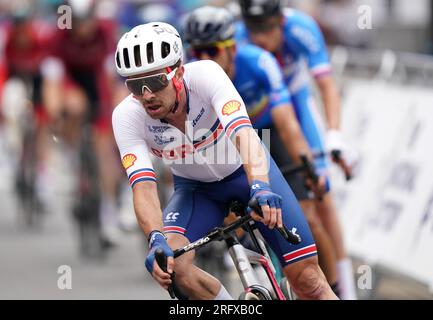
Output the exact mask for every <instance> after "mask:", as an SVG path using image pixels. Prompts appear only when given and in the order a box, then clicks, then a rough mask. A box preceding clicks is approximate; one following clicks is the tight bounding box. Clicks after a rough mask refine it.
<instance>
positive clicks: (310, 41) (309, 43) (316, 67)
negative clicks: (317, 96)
mask: <svg viewBox="0 0 433 320" xmlns="http://www.w3.org/2000/svg"><path fill="white" fill-rule="evenodd" d="M289 19H291V18H289ZM289 32H290V35H291V38H292V39H293V40H294V41H295V43H296V47H297V48H298V49H299V51H300V52H301V53H302V54H303V56H304V57H305V58H306V60H307V63H308V68H309V69H310V71H311V73H312V74H313V75H314V77H316V78H319V77H321V76H324V75H326V74H329V73H331V64H330V62H329V57H328V51H327V48H326V44H325V39H324V37H323V34H322V31H321V30H320V28H319V26H318V25H317V23H316V22H315V21H314V20H313V18H311V17H309V16H306V15H303V14H298V15H297V16H296V17H293V22H292V23H290V25H289Z"/></svg>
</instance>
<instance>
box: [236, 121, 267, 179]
mask: <svg viewBox="0 0 433 320" xmlns="http://www.w3.org/2000/svg"><path fill="white" fill-rule="evenodd" d="M233 139H235V140H234V143H235V145H236V148H237V149H238V151H239V154H240V156H241V159H242V164H243V166H244V169H245V172H246V174H247V177H248V181H249V182H250V183H251V182H252V181H253V180H260V181H264V182H269V177H268V170H269V165H268V159H267V158H266V152H265V149H264V147H263V145H262V143H261V141H260V138H259V137H258V136H257V133H256V132H255V131H254V129H252V128H242V129H240V130H239V131H238V132H237V133H236V134H235V136H234V138H233Z"/></svg>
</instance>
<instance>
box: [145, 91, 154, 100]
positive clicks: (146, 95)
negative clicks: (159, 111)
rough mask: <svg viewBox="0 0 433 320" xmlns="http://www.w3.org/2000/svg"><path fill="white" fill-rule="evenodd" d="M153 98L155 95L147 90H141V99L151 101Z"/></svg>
mask: <svg viewBox="0 0 433 320" xmlns="http://www.w3.org/2000/svg"><path fill="white" fill-rule="evenodd" d="M154 97H155V95H154V94H153V93H152V92H151V91H150V90H149V89H147V88H144V89H143V99H145V100H151V99H152V98H154Z"/></svg>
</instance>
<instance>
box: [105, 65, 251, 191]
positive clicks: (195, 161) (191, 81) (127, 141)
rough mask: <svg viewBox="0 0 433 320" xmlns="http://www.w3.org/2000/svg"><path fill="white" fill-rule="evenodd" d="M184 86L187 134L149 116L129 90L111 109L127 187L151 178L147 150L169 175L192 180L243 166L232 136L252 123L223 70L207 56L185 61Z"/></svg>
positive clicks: (221, 175)
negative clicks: (126, 176) (189, 61)
mask: <svg viewBox="0 0 433 320" xmlns="http://www.w3.org/2000/svg"><path fill="white" fill-rule="evenodd" d="M184 85H185V88H186V92H187V124H186V132H185V134H183V133H182V132H181V131H180V130H179V129H177V128H175V127H174V126H172V125H170V124H168V123H166V122H165V121H163V120H154V119H152V118H151V117H150V116H149V115H148V114H147V113H146V111H145V109H144V107H143V106H142V105H141V103H140V102H139V101H138V100H137V99H135V98H134V97H133V96H132V95H129V96H128V97H126V98H125V99H124V100H123V101H122V102H121V103H120V104H119V105H118V106H117V107H116V108H115V110H114V111H113V118H112V121H113V130H114V135H115V138H116V142H117V146H118V148H119V151H120V155H121V158H122V164H123V166H124V168H125V169H126V172H127V174H128V178H129V181H130V184H131V187H133V186H134V185H135V184H136V183H138V182H140V181H155V179H156V177H155V172H154V171H153V168H152V163H151V160H150V157H149V152H151V153H152V154H154V155H155V156H157V157H159V158H162V159H163V161H164V162H165V163H166V164H167V165H169V166H170V167H171V170H172V173H173V174H175V175H178V176H181V177H184V178H188V179H192V180H196V181H203V182H211V181H218V180H221V179H223V178H225V177H227V176H228V175H230V174H231V173H233V172H234V171H235V170H236V169H237V168H239V167H240V166H241V164H242V163H241V160H240V157H239V153H238V151H237V149H236V147H235V145H234V144H233V143H232V142H231V140H230V138H231V137H232V135H233V134H234V133H235V132H236V131H237V130H239V129H240V128H242V127H246V126H248V127H251V122H250V119H249V117H248V114H247V111H246V109H245V105H244V102H243V101H242V98H241V97H240V95H239V93H238V92H237V91H236V89H235V87H234V86H233V84H232V82H231V80H230V79H229V78H228V76H227V75H226V73H225V72H224V70H223V69H222V68H221V67H220V66H219V65H218V64H217V63H215V62H213V61H210V60H202V61H196V62H191V63H188V64H185V72H184Z"/></svg>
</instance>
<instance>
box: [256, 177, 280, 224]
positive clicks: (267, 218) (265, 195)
mask: <svg viewBox="0 0 433 320" xmlns="http://www.w3.org/2000/svg"><path fill="white" fill-rule="evenodd" d="M250 197H251V199H253V198H256V199H257V202H258V203H259V205H260V206H261V208H262V212H263V216H260V215H259V214H257V213H256V212H254V211H252V212H251V216H252V218H253V219H254V220H255V221H260V222H262V223H263V224H265V225H267V226H268V227H269V228H270V229H273V228H274V227H275V226H276V225H277V226H278V227H282V226H283V218H282V213H281V201H282V198H281V196H279V195H278V194H276V193H273V192H272V190H271V187H270V186H269V184H268V183H266V182H263V181H259V180H254V181H253V182H252V185H251V189H250Z"/></svg>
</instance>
